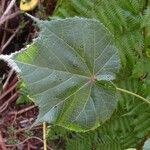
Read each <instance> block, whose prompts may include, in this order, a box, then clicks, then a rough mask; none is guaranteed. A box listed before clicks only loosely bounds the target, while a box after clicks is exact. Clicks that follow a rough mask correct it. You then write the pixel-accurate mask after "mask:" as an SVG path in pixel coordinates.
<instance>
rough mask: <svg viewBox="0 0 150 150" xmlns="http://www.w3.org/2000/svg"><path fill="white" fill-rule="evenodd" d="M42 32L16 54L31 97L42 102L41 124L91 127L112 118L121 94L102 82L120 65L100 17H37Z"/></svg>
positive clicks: (85, 128) (87, 128) (81, 127)
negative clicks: (117, 93)
mask: <svg viewBox="0 0 150 150" xmlns="http://www.w3.org/2000/svg"><path fill="white" fill-rule="evenodd" d="M37 24H38V26H39V28H40V30H41V32H40V33H39V37H38V38H37V39H36V40H35V41H34V42H33V44H32V45H30V46H29V47H28V48H26V50H25V51H23V52H22V53H20V54H18V55H16V56H14V58H13V59H15V62H16V63H17V65H18V67H19V68H20V69H21V78H22V79H23V80H24V82H25V84H26V86H27V88H28V89H29V91H30V96H31V97H32V98H33V99H34V100H35V103H36V104H37V105H38V106H39V110H40V111H39V116H38V118H37V121H36V123H39V122H44V121H46V122H49V123H53V124H57V125H60V126H64V127H66V128H69V129H71V130H76V131H86V130H90V129H94V128H96V127H98V126H99V125H100V124H101V123H103V122H104V121H105V120H107V119H109V118H110V116H111V115H112V113H113V111H114V109H115V108H116V102H117V101H116V94H115V90H114V89H112V88H108V89H107V88H106V87H105V86H104V85H103V84H100V83H101V82H103V81H111V80H113V79H115V74H116V73H117V72H118V69H119V67H120V64H119V58H118V55H117V49H116V47H115V46H114V45H113V38H112V35H111V34H110V33H109V32H108V30H107V29H106V28H105V27H104V26H103V25H102V24H100V23H99V22H98V21H96V20H92V19H83V18H78V17H75V18H68V19H60V20H52V21H38V22H37Z"/></svg>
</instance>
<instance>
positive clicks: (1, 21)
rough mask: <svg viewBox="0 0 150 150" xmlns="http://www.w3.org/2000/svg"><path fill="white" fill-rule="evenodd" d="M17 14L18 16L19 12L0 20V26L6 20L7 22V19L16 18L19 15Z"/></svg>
mask: <svg viewBox="0 0 150 150" xmlns="http://www.w3.org/2000/svg"><path fill="white" fill-rule="evenodd" d="M19 14H20V11H17V12H14V13H13V14H10V15H8V16H6V17H4V18H2V19H1V20H0V26H1V25H2V24H3V23H4V22H5V21H7V20H9V19H12V18H14V17H16V16H17V15H19Z"/></svg>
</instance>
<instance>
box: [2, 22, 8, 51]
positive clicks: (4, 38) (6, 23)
mask: <svg viewBox="0 0 150 150" xmlns="http://www.w3.org/2000/svg"><path fill="white" fill-rule="evenodd" d="M7 26H8V21H6V22H5V26H4V27H5V28H7ZM6 35H7V33H6V32H3V38H2V42H1V46H0V49H1V48H2V46H3V45H4V43H5V40H6Z"/></svg>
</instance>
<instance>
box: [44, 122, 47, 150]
mask: <svg viewBox="0 0 150 150" xmlns="http://www.w3.org/2000/svg"><path fill="white" fill-rule="evenodd" d="M43 142H44V143H43V144H44V150H47V144H46V122H43Z"/></svg>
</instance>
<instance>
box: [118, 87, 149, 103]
mask: <svg viewBox="0 0 150 150" xmlns="http://www.w3.org/2000/svg"><path fill="white" fill-rule="evenodd" d="M116 89H117V90H118V91H121V92H124V93H127V94H130V95H133V96H135V97H137V98H139V99H141V100H143V101H144V102H146V103H148V104H149V105H150V101H149V100H147V99H146V98H144V97H142V96H140V95H138V94H135V93H133V92H130V91H128V90H125V89H121V88H118V87H116Z"/></svg>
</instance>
